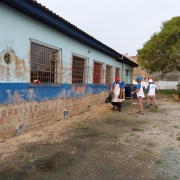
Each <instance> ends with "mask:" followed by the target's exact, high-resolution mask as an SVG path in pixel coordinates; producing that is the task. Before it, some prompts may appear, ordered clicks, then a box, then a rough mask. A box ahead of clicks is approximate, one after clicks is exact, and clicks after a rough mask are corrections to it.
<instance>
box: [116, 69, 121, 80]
mask: <svg viewBox="0 0 180 180" xmlns="http://www.w3.org/2000/svg"><path fill="white" fill-rule="evenodd" d="M115 77H119V78H120V68H116V71H115Z"/></svg>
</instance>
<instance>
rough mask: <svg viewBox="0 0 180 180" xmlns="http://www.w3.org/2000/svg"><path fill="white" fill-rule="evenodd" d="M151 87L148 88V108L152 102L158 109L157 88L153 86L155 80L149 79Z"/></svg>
mask: <svg viewBox="0 0 180 180" xmlns="http://www.w3.org/2000/svg"><path fill="white" fill-rule="evenodd" d="M148 82H149V85H148V86H147V108H148V107H149V106H150V102H151V101H152V103H153V105H154V106H155V108H156V109H157V108H158V107H157V104H156V96H155V95H156V86H155V84H153V80H152V79H149V80H148Z"/></svg>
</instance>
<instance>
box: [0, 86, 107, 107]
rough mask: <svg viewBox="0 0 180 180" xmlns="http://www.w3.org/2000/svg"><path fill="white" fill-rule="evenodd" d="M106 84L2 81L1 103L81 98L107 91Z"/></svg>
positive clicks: (0, 88)
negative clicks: (49, 83) (46, 83)
mask: <svg viewBox="0 0 180 180" xmlns="http://www.w3.org/2000/svg"><path fill="white" fill-rule="evenodd" d="M107 90H108V87H107V86H106V85H93V84H60V85H56V86H55V85H45V84H39V85H37V84H29V83H0V104H15V103H20V102H28V101H38V102H41V101H44V100H51V99H54V98H79V97H83V96H87V95H91V94H99V93H101V92H102V91H107Z"/></svg>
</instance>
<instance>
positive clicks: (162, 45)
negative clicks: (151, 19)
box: [137, 16, 180, 74]
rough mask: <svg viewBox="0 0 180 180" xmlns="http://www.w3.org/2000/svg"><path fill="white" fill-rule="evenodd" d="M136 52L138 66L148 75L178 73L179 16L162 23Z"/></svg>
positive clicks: (179, 50)
mask: <svg viewBox="0 0 180 180" xmlns="http://www.w3.org/2000/svg"><path fill="white" fill-rule="evenodd" d="M137 52H138V60H137V61H138V63H139V65H140V66H142V68H143V69H145V70H147V71H148V72H149V73H154V72H161V73H162V74H166V73H169V72H175V71H180V16H178V17H173V18H172V19H171V20H169V21H165V22H163V23H162V27H161V31H160V32H159V33H154V34H153V35H152V36H151V38H150V39H149V40H148V41H147V42H145V44H144V45H143V48H142V49H138V50H137Z"/></svg>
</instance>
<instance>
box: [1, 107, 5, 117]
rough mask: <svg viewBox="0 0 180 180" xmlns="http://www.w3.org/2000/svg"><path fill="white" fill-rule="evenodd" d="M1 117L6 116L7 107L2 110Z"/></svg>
mask: <svg viewBox="0 0 180 180" xmlns="http://www.w3.org/2000/svg"><path fill="white" fill-rule="evenodd" d="M1 117H6V109H5V110H2V111H1Z"/></svg>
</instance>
